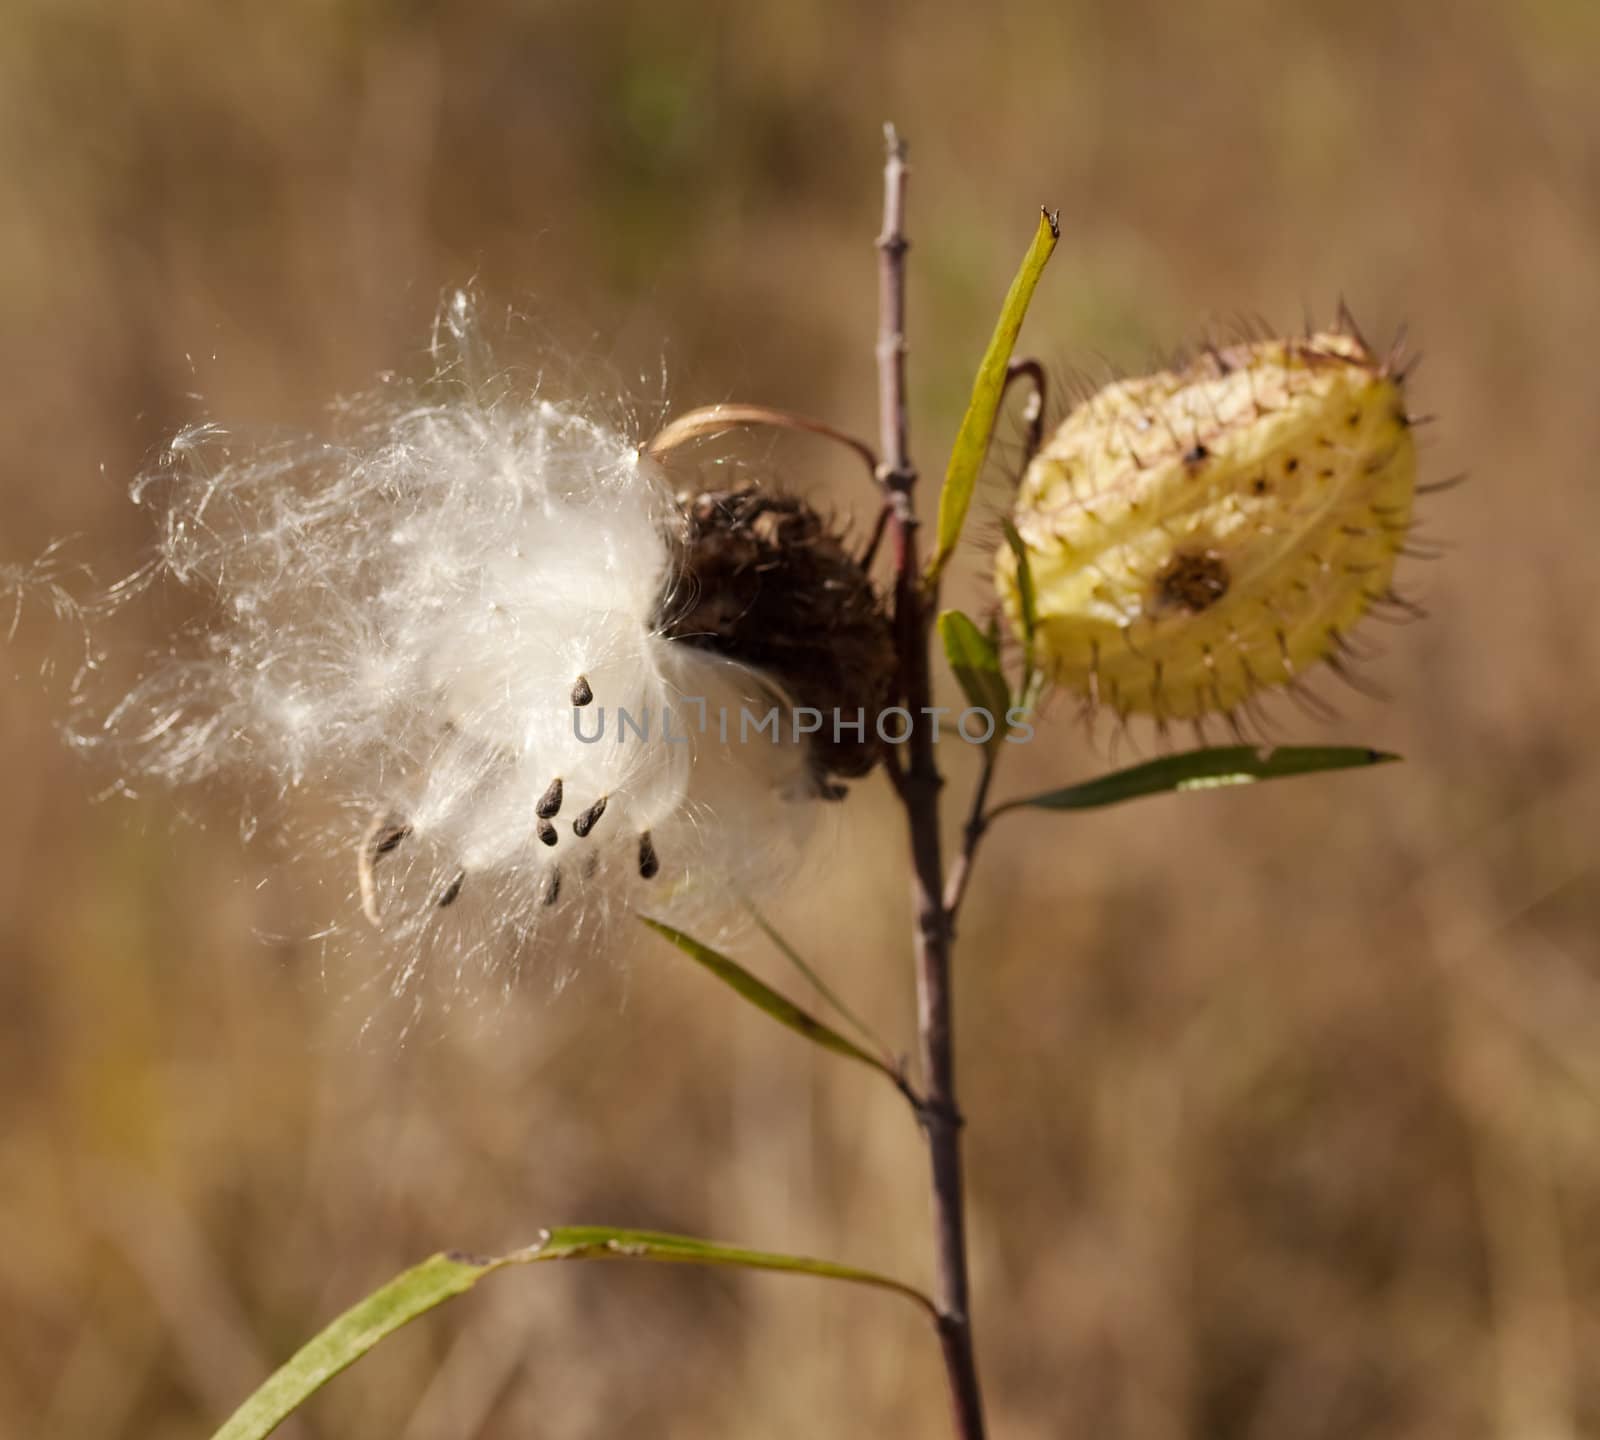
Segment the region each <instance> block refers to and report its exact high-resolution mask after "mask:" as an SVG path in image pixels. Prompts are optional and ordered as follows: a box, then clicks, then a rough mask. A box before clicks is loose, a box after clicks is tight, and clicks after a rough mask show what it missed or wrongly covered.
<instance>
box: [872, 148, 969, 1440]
mask: <svg viewBox="0 0 1600 1440" xmlns="http://www.w3.org/2000/svg"><path fill="white" fill-rule="evenodd" d="M885 136H886V139H887V142H888V155H887V159H886V161H885V163H884V173H883V232H882V234H880V235H879V236H878V255H879V306H878V419H879V431H880V440H879V453H880V455H881V456H882V460H881V462H880V465H879V471H878V473H879V478H880V479H881V480H882V482H883V484H884V487H885V489H886V490H887V492H888V496H889V502H890V506H891V509H890V515H889V524H890V533H891V536H892V539H893V546H894V570H895V585H894V630H895V646H896V654H897V659H898V669H899V674H898V687H897V688H898V695H899V700H900V703H901V704H903V705H904V706H905V707H906V708H907V710H909V711H910V713H911V716H912V724H911V727H910V731H911V734H910V740H909V742H908V744H907V746H906V749H907V751H908V755H907V759H906V762H905V765H904V767H903V768H900V766H899V762H898V761H897V760H895V759H894V757H893V756H890V757H888V758H889V761H890V763H891V764H892V765H893V767H894V768H892V769H891V774H892V775H893V777H894V781H895V789H896V792H897V793H898V795H899V796H900V799H901V802H902V803H903V804H904V806H905V809H906V820H907V824H908V827H909V830H910V837H911V859H912V874H913V883H912V897H913V902H914V904H915V907H916V920H915V928H914V931H913V936H912V940H913V945H914V949H915V954H916V967H917V1034H918V1041H919V1050H920V1058H921V1062H922V1076H923V1104H922V1106H921V1119H922V1126H923V1130H924V1132H925V1134H926V1135H927V1138H928V1156H929V1163H930V1170H931V1180H932V1183H931V1198H932V1210H933V1232H934V1291H933V1294H934V1300H935V1303H936V1304H937V1306H938V1312H939V1314H938V1328H939V1342H940V1345H941V1347H942V1349H943V1351H944V1364H945V1373H946V1376H947V1379H948V1381H949V1387H950V1407H951V1413H952V1416H953V1418H954V1421H955V1429H956V1434H957V1435H958V1436H959V1437H960V1440H983V1434H984V1425H983V1402H982V1399H981V1396H980V1393H979V1389H978V1369H977V1363H976V1360H975V1359H974V1355H973V1347H972V1319H971V1310H970V1306H969V1303H968V1284H967V1238H966V1219H965V1214H964V1210H963V1196H962V1182H961V1123H962V1122H961V1112H960V1110H959V1109H958V1108H957V1106H956V1091H955V1052H954V1028H953V1017H952V1013H951V1009H952V1007H951V998H952V997H951V986H950V940H951V926H950V915H949V912H948V911H947V910H946V908H945V903H944V858H943V855H942V853H941V848H940V838H939V791H940V788H941V786H942V785H943V783H944V782H943V780H942V778H941V777H940V775H939V767H938V763H937V760H936V758H935V754H934V749H933V744H934V736H933V730H932V728H931V726H929V725H928V724H926V723H925V720H926V715H925V713H924V712H925V709H926V708H927V707H930V706H931V703H932V692H931V686H930V683H929V661H928V647H929V631H930V626H929V621H930V619H931V616H932V614H933V610H934V605H933V597H932V596H931V595H929V594H927V593H925V591H924V589H923V585H922V578H921V575H920V572H919V569H918V565H917V521H916V515H915V512H914V509H913V506H912V490H913V488H914V487H915V485H916V480H917V472H916V470H915V469H914V468H913V467H912V464H911V459H910V454H909V446H908V440H907V421H906V383H905V381H906V334H905V304H906V287H905V255H906V250H907V248H908V245H907V241H906V237H905V227H904V216H905V193H906V156H905V147H904V145H903V144H902V143H901V141H900V138H899V137H898V136H897V135H896V134H895V131H894V127H893V126H886V127H885Z"/></svg>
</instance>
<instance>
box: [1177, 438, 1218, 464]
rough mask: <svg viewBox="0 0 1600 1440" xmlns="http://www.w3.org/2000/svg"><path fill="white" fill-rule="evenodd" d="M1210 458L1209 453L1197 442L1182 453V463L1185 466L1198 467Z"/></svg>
mask: <svg viewBox="0 0 1600 1440" xmlns="http://www.w3.org/2000/svg"><path fill="white" fill-rule="evenodd" d="M1210 458H1211V452H1210V451H1209V450H1207V449H1206V447H1205V446H1204V445H1202V444H1201V443H1200V442H1199V441H1198V440H1196V441H1195V443H1194V445H1193V446H1191V447H1190V448H1189V449H1188V450H1185V451H1184V453H1183V463H1184V464H1185V465H1198V464H1199V463H1200V462H1201V461H1202V460H1209V459H1210Z"/></svg>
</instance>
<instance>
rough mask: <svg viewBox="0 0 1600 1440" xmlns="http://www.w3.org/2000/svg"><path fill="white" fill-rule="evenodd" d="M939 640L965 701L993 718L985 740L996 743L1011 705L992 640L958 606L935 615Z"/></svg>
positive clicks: (1003, 735)
mask: <svg viewBox="0 0 1600 1440" xmlns="http://www.w3.org/2000/svg"><path fill="white" fill-rule="evenodd" d="M939 640H940V642H941V643H942V644H943V646H944V654H945V659H946V660H948V661H949V662H950V669H951V670H952V671H953V672H954V673H955V677H956V680H957V681H958V682H959V683H960V685H961V691H962V693H963V694H964V695H965V696H966V697H967V701H968V703H969V704H970V705H971V706H972V707H973V708H974V709H976V710H983V711H985V712H987V713H988V715H989V716H990V717H991V718H992V719H993V720H994V728H993V730H992V731H991V732H990V735H989V740H988V743H989V744H990V745H998V744H1000V742H1001V741H1002V740H1004V739H1005V735H1006V711H1007V710H1009V709H1010V708H1011V687H1010V686H1009V685H1007V684H1006V677H1005V672H1004V671H1003V670H1001V668H1000V655H999V652H998V651H997V650H996V649H995V645H994V642H993V641H992V640H991V639H990V638H989V637H988V636H987V635H985V634H984V633H983V631H981V630H980V629H978V627H977V625H976V624H974V623H973V621H972V620H971V618H970V617H968V616H966V615H963V614H962V613H961V611H959V610H946V611H944V612H943V613H941V614H940V616H939Z"/></svg>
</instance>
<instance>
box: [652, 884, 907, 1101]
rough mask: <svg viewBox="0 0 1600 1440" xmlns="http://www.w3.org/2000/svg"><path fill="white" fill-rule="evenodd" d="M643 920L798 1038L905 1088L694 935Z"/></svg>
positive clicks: (881, 1065)
mask: <svg viewBox="0 0 1600 1440" xmlns="http://www.w3.org/2000/svg"><path fill="white" fill-rule="evenodd" d="M639 918H640V919H641V920H642V921H644V923H645V924H646V925H648V926H649V927H650V928H651V929H652V930H654V931H655V932H656V934H657V935H659V936H661V937H662V939H664V940H668V941H670V942H671V943H672V944H673V945H676V946H677V947H678V949H679V950H681V951H683V953H684V954H685V955H687V956H688V957H689V958H690V959H691V960H693V961H694V962H695V963H696V964H698V965H703V966H704V967H705V968H706V969H707V970H709V971H710V972H711V973H712V974H713V975H715V976H716V977H717V979H718V980H720V981H722V983H723V984H724V985H726V986H728V987H729V989H731V990H733V991H734V992H736V993H737V994H739V995H741V996H743V997H744V999H746V1000H748V1001H749V1002H750V1003H751V1004H752V1005H754V1006H755V1007H756V1008H757V1009H758V1010H764V1011H765V1012H766V1013H767V1014H768V1015H770V1016H771V1017H772V1018H773V1019H774V1020H776V1021H777V1022H778V1023H779V1024H780V1025H785V1026H787V1027H788V1028H789V1029H790V1030H793V1031H794V1032H795V1033H796V1034H797V1035H804V1036H805V1038H806V1039H807V1040H810V1041H811V1042H812V1043H813V1044H817V1045H820V1046H822V1048H823V1049H824V1050H832V1051H833V1052H834V1054H836V1055H843V1056H845V1057H847V1058H848V1059H851V1060H859V1061H860V1062H861V1063H862V1064H863V1065H870V1066H871V1067H872V1068H873V1069H874V1070H877V1071H879V1072H880V1073H881V1074H883V1075H887V1076H888V1077H889V1079H890V1080H892V1081H893V1082H894V1083H895V1086H896V1088H897V1089H898V1088H900V1086H901V1085H902V1081H901V1077H900V1076H899V1075H897V1074H896V1073H895V1071H894V1070H893V1068H892V1067H891V1066H890V1065H889V1064H888V1063H887V1062H886V1061H884V1060H882V1059H880V1058H879V1057H878V1056H876V1055H874V1054H872V1053H871V1052H870V1051H867V1050H863V1049H862V1048H861V1046H859V1045H857V1044H856V1043H855V1041H854V1040H851V1039H850V1038H849V1037H848V1036H845V1035H841V1034H840V1033H839V1032H838V1031H837V1030H835V1029H834V1028H833V1027H832V1026H831V1025H829V1024H827V1023H826V1022H825V1021H822V1020H819V1019H817V1017H816V1016H815V1015H812V1014H811V1013H810V1012H809V1011H806V1010H802V1009H801V1008H800V1007H799V1006H798V1005H796V1004H795V1003H794V1001H792V1000H789V999H787V998H785V997H784V996H782V995H780V994H779V993H778V992H777V991H776V990H774V989H773V988H772V987H771V986H770V985H768V984H767V982H766V981H765V980H762V979H759V978H758V977H757V976H755V975H752V974H751V973H750V972H749V971H748V970H746V969H745V968H744V966H742V965H740V964H739V963H738V962H737V961H734V960H730V959H729V958H728V957H727V956H726V955H723V954H721V953H719V952H718V951H716V950H713V949H712V948H711V947H710V946H709V945H703V944H701V943H700V941H698V940H696V939H695V938H694V937H693V936H692V935H685V934H684V933H683V931H682V930H676V929H674V928H673V927H672V926H671V925H665V924H663V923H662V922H661V921H659V920H652V919H650V917H649V916H647V915H641V916H640V917H639Z"/></svg>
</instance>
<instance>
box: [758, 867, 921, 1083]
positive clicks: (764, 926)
mask: <svg viewBox="0 0 1600 1440" xmlns="http://www.w3.org/2000/svg"><path fill="white" fill-rule="evenodd" d="M741 898H742V897H741ZM744 907H745V909H746V910H748V911H749V912H750V918H751V919H752V920H754V921H755V922H756V924H757V925H759V926H760V927H761V933H762V934H763V935H765V936H766V937H767V939H768V940H770V941H771V942H772V943H773V944H774V945H775V946H776V947H777V949H778V953H779V954H780V955H782V956H783V958H784V959H785V960H787V961H788V962H789V963H790V964H791V965H793V966H794V968H795V969H796V970H798V971H799V972H800V973H801V974H802V975H804V976H805V978H806V979H807V980H808V981H809V982H810V984H811V986H812V987H813V988H814V989H815V990H816V992H817V993H818V994H819V995H820V996H822V998H823V999H824V1000H825V1001H827V1003H828V1004H829V1005H831V1006H833V1008H834V1009H835V1010H836V1011H837V1012H838V1013H839V1015H840V1017H841V1018H842V1019H844V1020H845V1021H846V1022H847V1023H848V1024H849V1025H850V1026H851V1027H852V1028H853V1029H854V1030H855V1032H856V1033H857V1034H858V1035H860V1036H861V1037H862V1038H863V1039H865V1040H866V1041H867V1042H868V1043H869V1044H871V1045H873V1046H875V1047H876V1048H877V1051H878V1053H879V1054H880V1055H884V1056H888V1055H889V1054H890V1053H891V1052H890V1050H889V1047H888V1046H887V1045H886V1044H884V1042H883V1041H882V1040H881V1039H880V1038H879V1037H878V1035H877V1034H876V1033H875V1032H874V1031H873V1029H872V1027H871V1026H870V1025H868V1024H867V1022H866V1021H865V1020H863V1019H862V1018H861V1017H860V1016H859V1015H857V1014H856V1012H855V1011H854V1010H852V1009H851V1008H850V1006H848V1005H847V1004H845V1002H844V1001H843V1000H842V999H841V998H840V997H839V994H838V992H837V991H835V990H834V988H833V986H832V985H830V984H829V983H828V982H827V981H826V980H825V979H824V978H823V977H822V975H821V974H820V973H818V971H817V968H816V966H814V965H812V964H811V963H810V962H809V961H808V960H807V959H806V958H805V956H803V955H802V954H801V953H800V952H799V950H797V949H796V948H795V947H794V946H793V945H791V944H790V943H789V941H788V940H787V939H786V938H785V937H784V936H783V935H782V934H781V933H779V931H778V930H777V928H776V927H775V926H774V925H773V924H772V922H771V921H769V920H768V919H767V917H766V916H765V915H763V914H762V913H761V912H760V911H759V910H757V909H756V907H755V906H754V905H752V904H751V903H750V901H749V900H748V899H745V900H744Z"/></svg>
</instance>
